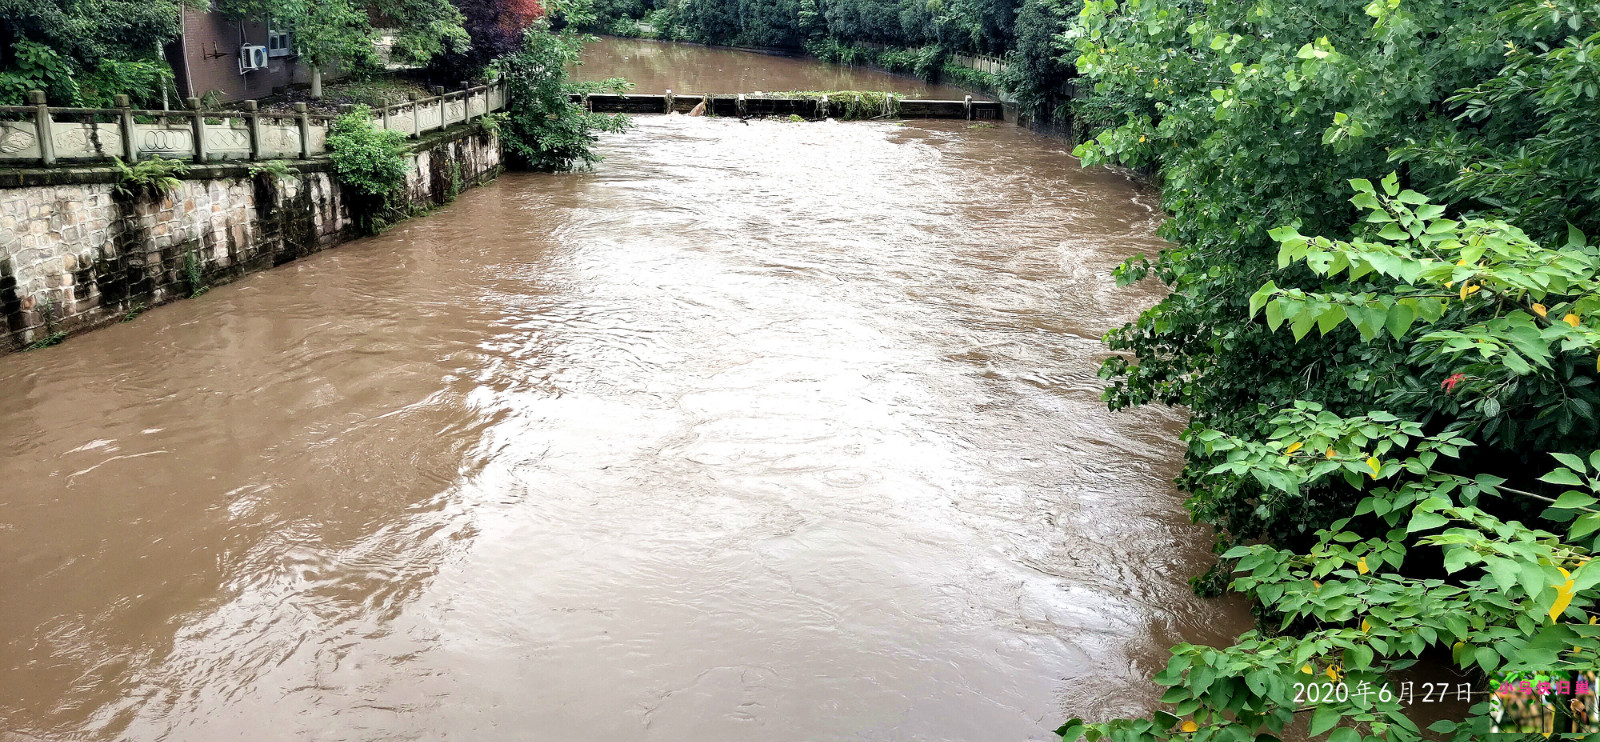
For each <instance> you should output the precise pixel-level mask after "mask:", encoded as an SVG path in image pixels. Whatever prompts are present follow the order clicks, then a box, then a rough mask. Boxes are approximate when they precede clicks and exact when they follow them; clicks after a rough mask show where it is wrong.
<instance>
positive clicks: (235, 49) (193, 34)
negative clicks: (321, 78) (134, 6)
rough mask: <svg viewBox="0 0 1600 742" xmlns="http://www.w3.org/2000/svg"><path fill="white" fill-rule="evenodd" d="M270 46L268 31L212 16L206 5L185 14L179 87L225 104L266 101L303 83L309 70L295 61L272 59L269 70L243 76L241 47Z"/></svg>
mask: <svg viewBox="0 0 1600 742" xmlns="http://www.w3.org/2000/svg"><path fill="white" fill-rule="evenodd" d="M244 44H252V45H255V46H267V25H266V24H265V23H261V22H241V21H237V20H233V19H230V18H228V17H226V16H224V15H223V14H221V13H217V12H214V11H212V10H210V8H209V6H208V5H206V4H203V3H201V4H185V5H184V8H183V39H182V55H183V56H182V63H181V66H182V69H181V70H179V71H178V77H179V87H180V89H182V88H183V87H184V86H185V85H186V84H187V87H188V89H187V90H186V93H187V94H188V95H194V96H204V95H205V94H207V93H210V92H212V91H216V92H217V93H218V95H219V96H220V97H221V98H222V100H223V101H224V102H232V101H239V100H249V99H254V98H265V97H267V96H268V95H271V94H272V91H273V89H274V88H282V87H283V86H285V85H288V84H290V83H294V82H300V81H302V78H303V77H304V75H308V74H310V73H309V71H306V70H303V69H302V68H303V67H304V65H301V64H299V63H298V61H297V60H298V58H297V57H294V56H287V57H271V58H269V59H268V60H267V69H264V70H256V71H253V72H246V73H244V74H240V73H239V47H240V46H241V45H244Z"/></svg>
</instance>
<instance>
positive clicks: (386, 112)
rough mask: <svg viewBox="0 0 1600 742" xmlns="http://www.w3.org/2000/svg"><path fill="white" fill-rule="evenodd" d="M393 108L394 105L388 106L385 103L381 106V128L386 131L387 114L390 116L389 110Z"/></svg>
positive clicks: (387, 123)
mask: <svg viewBox="0 0 1600 742" xmlns="http://www.w3.org/2000/svg"><path fill="white" fill-rule="evenodd" d="M393 110H394V107H393V106H390V105H387V104H385V105H384V107H383V130H384V131H388V130H389V116H390V112H391V111H393Z"/></svg>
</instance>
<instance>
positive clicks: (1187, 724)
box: [1180, 720, 1200, 732]
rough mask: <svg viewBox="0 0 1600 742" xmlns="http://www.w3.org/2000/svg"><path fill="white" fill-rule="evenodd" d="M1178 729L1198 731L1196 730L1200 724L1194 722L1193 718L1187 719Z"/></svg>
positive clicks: (1198, 729)
mask: <svg viewBox="0 0 1600 742" xmlns="http://www.w3.org/2000/svg"><path fill="white" fill-rule="evenodd" d="M1180 729H1182V730H1183V731H1185V732H1198V731H1200V725H1199V724H1196V723H1194V721H1193V720H1189V721H1185V722H1184V723H1183V726H1182V727H1180Z"/></svg>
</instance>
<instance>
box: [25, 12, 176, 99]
mask: <svg viewBox="0 0 1600 742" xmlns="http://www.w3.org/2000/svg"><path fill="white" fill-rule="evenodd" d="M179 29H180V23H179V7H178V5H177V3H175V2H172V0H151V1H150V2H143V1H140V2H132V1H130V0H102V1H100V2H94V3H76V2H70V3H69V2H62V1H61V0H41V1H39V2H34V1H32V0H28V1H26V2H24V1H23V0H0V104H3V105H18V104H21V103H22V102H23V101H24V96H25V94H26V92H27V91H28V90H44V91H45V92H46V93H47V94H48V95H49V98H50V101H51V102H52V103H54V104H56V105H82V106H106V105H110V104H111V99H112V96H115V95H119V94H125V95H129V96H130V97H132V98H133V100H134V101H135V102H137V103H140V104H150V103H151V102H153V101H156V100H159V99H160V98H161V91H162V88H163V87H164V86H165V85H166V84H167V82H168V81H169V80H170V79H171V70H170V69H169V68H168V67H167V63H166V62H165V61H164V60H163V59H162V57H161V47H162V45H163V44H165V43H167V42H168V41H171V40H172V39H174V38H176V37H177V35H178V31H179Z"/></svg>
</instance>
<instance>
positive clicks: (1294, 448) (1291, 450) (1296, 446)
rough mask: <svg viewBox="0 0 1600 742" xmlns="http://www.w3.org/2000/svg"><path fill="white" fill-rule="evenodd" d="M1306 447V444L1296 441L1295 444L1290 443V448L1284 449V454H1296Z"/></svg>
mask: <svg viewBox="0 0 1600 742" xmlns="http://www.w3.org/2000/svg"><path fill="white" fill-rule="evenodd" d="M1305 446H1306V444H1304V443H1300V442H1299V441H1296V442H1294V443H1290V444H1289V447H1288V448H1285V449H1283V452H1284V453H1294V452H1295V451H1298V450H1300V449H1302V448H1305Z"/></svg>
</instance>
